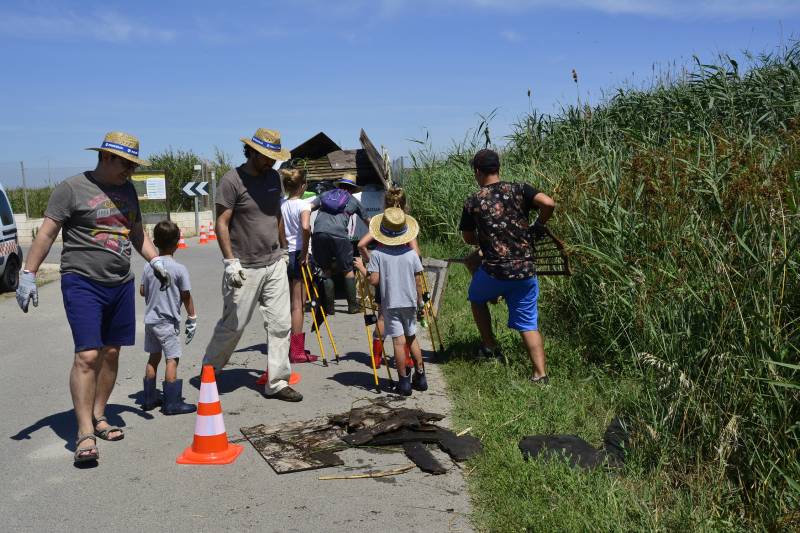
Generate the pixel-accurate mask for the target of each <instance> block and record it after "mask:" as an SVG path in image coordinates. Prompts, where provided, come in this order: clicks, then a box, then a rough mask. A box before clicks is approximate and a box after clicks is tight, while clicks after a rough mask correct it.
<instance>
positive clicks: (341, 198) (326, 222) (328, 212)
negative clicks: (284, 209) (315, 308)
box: [311, 172, 369, 315]
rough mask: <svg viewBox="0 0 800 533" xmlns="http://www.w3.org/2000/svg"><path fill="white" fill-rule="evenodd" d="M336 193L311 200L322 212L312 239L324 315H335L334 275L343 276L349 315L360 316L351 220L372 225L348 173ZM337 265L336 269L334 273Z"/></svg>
mask: <svg viewBox="0 0 800 533" xmlns="http://www.w3.org/2000/svg"><path fill="white" fill-rule="evenodd" d="M336 187H337V188H336V189H334V190H332V191H326V192H324V193H322V194H321V195H319V196H316V197H314V198H313V199H312V200H311V208H312V209H319V212H318V213H317V218H316V220H314V234H313V236H312V238H311V244H312V246H313V256H314V262H315V263H316V264H317V265H319V267H320V268H321V269H322V272H323V274H324V275H325V277H324V278H323V280H322V283H323V288H324V291H323V292H324V293H325V294H324V296H325V312H326V313H327V314H328V315H332V314H334V312H335V309H334V301H335V298H334V284H333V274H334V271H338V272H341V273H342V274H344V283H345V289H346V294H347V312H348V313H350V314H355V313H359V312H360V311H361V309H360V308H359V306H358V301H357V299H356V278H355V275H354V274H353V242H352V241H351V240H350V231H349V227H350V223H351V221H350V219H351V217H352V215H356V216H358V217H359V218H360V219H361V220H363V221H364V223H365V224H369V217H367V215H366V212H365V211H364V207H363V206H362V205H361V202H360V201H358V199H357V198H356V197H355V196H353V194H352V193H353V192H355V191H357V190H358V185H356V176H355V175H353V174H351V173H349V172H348V173H345V174H344V175H343V176H342V177H341V178H340V179H339V180H337V181H336ZM334 264H335V265H336V268H335V269H334Z"/></svg>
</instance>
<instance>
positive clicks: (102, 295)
mask: <svg viewBox="0 0 800 533" xmlns="http://www.w3.org/2000/svg"><path fill="white" fill-rule="evenodd" d="M133 289H134V283H133V280H130V281H128V282H126V283H123V284H121V285H117V286H115V287H106V286H105V285H100V284H99V283H97V282H96V281H92V280H91V279H89V278H87V277H84V276H81V275H79V274H73V273H66V274H64V275H62V276H61V295H62V296H63V298H64V310H65V311H66V312H67V320H68V321H69V326H70V328H71V329H72V340H73V341H74V343H75V352H82V351H85V350H94V349H98V348H102V347H103V346H133V345H134V344H136V302H135V300H134V294H133V293H134V290H133Z"/></svg>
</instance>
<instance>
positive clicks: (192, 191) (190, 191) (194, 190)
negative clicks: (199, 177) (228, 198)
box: [183, 181, 208, 196]
mask: <svg viewBox="0 0 800 533" xmlns="http://www.w3.org/2000/svg"><path fill="white" fill-rule="evenodd" d="M207 186H208V182H207V181H190V182H188V183H186V185H184V186H183V194H185V195H186V196H208V191H207V190H206V187H207Z"/></svg>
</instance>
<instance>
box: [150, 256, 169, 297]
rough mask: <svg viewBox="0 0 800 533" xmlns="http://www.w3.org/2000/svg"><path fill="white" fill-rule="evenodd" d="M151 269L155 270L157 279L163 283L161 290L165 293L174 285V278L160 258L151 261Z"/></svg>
mask: <svg viewBox="0 0 800 533" xmlns="http://www.w3.org/2000/svg"><path fill="white" fill-rule="evenodd" d="M150 267H151V268H152V269H153V274H155V276H156V279H158V281H160V282H161V290H162V291H165V290H167V289H168V288H169V287H170V286H171V285H172V276H170V275H169V272H168V271H167V267H166V265H164V260H163V259H161V258H160V257H154V258H153V259H151V260H150Z"/></svg>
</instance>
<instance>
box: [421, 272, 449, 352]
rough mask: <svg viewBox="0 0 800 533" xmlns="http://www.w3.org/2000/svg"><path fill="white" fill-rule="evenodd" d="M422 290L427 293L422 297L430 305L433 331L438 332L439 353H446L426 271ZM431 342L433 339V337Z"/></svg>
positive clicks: (429, 310) (429, 312)
mask: <svg viewBox="0 0 800 533" xmlns="http://www.w3.org/2000/svg"><path fill="white" fill-rule="evenodd" d="M422 288H423V290H424V291H425V293H424V294H423V295H422V299H423V301H425V303H426V304H427V305H428V314H429V315H430V317H431V324H432V325H433V329H435V330H436V337H437V338H438V339H439V351H440V352H444V343H443V342H442V333H441V332H440V331H439V321H438V320H437V319H436V311H434V310H433V300H431V292H430V291H429V290H428V278H427V276H426V275H425V271H424V270H423V271H422ZM431 342H433V337H432V336H431Z"/></svg>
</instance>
